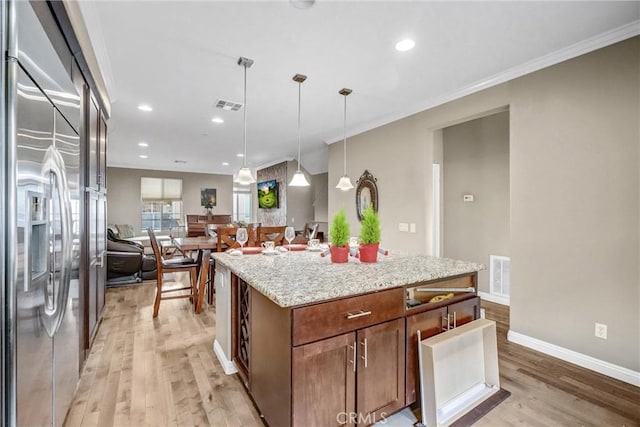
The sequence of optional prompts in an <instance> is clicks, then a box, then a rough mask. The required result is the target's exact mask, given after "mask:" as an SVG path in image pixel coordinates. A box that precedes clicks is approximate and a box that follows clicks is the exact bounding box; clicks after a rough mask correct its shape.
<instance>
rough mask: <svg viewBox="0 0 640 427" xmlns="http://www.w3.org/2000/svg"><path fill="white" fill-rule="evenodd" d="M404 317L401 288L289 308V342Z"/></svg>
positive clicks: (300, 342) (301, 342)
mask: <svg viewBox="0 0 640 427" xmlns="http://www.w3.org/2000/svg"><path fill="white" fill-rule="evenodd" d="M403 316H404V290H403V289H402V288H396V289H390V290H387V291H381V292H376V293H372V294H366V295H361V296H357V297H350V298H345V299H341V300H337V301H331V302H325V303H321V304H315V305H310V306H307V307H301V308H296V309H294V310H293V345H294V346H296V345H301V344H305V343H309V342H313V341H316V340H319V339H322V338H326V337H331V336H335V335H339V334H343V333H345V332H349V331H354V330H356V329H359V328H363V327H366V326H370V325H375V324H377V323H381V322H384V321H386V320H391V319H395V318H398V317H403Z"/></svg>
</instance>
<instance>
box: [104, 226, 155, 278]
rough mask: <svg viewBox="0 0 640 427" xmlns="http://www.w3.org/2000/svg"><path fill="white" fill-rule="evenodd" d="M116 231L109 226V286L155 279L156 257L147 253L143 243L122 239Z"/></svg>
mask: <svg viewBox="0 0 640 427" xmlns="http://www.w3.org/2000/svg"><path fill="white" fill-rule="evenodd" d="M116 231H117V229H116V230H114V229H113V228H112V227H108V228H107V286H116V285H124V284H131V283H140V282H142V281H143V280H153V279H155V278H156V260H155V257H153V256H152V255H145V254H144V246H143V245H142V244H141V243H138V242H132V241H129V240H125V239H121V238H120V237H119V235H118V234H117V233H116Z"/></svg>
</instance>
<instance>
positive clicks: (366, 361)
mask: <svg viewBox="0 0 640 427" xmlns="http://www.w3.org/2000/svg"><path fill="white" fill-rule="evenodd" d="M360 344H362V345H363V346H364V356H363V357H362V358H363V359H364V367H365V368H366V367H367V364H368V362H369V357H368V355H367V339H366V338H365V339H364V340H363V341H362V342H361V343H360Z"/></svg>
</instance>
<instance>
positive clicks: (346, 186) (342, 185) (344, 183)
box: [336, 88, 353, 191]
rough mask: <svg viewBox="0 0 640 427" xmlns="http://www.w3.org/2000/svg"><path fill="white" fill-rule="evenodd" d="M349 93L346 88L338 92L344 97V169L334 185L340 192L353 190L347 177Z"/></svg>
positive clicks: (349, 90)
mask: <svg viewBox="0 0 640 427" xmlns="http://www.w3.org/2000/svg"><path fill="white" fill-rule="evenodd" d="M351 92H352V91H351V89H347V88H344V89H341V90H340V91H339V92H338V93H339V94H340V95H343V96H344V140H343V150H344V153H343V160H344V167H343V173H342V178H340V181H338V185H336V188H338V189H340V190H342V191H348V190H351V189H352V188H353V183H352V182H351V178H349V175H347V96H349V94H350V93H351Z"/></svg>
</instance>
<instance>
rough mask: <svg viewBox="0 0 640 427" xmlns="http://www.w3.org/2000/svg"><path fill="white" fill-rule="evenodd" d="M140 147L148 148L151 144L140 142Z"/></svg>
mask: <svg viewBox="0 0 640 427" xmlns="http://www.w3.org/2000/svg"><path fill="white" fill-rule="evenodd" d="M138 145H139V146H140V147H148V146H149V144H147V143H146V142H138Z"/></svg>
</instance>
